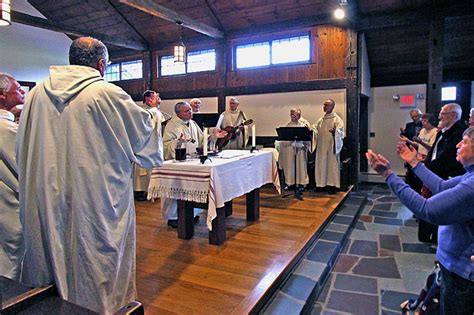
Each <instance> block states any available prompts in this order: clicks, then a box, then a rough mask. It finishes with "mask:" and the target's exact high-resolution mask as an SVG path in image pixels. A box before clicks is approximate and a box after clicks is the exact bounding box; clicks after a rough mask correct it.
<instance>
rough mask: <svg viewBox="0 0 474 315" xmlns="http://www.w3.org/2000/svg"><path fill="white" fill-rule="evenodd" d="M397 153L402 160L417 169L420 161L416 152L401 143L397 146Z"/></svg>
mask: <svg viewBox="0 0 474 315" xmlns="http://www.w3.org/2000/svg"><path fill="white" fill-rule="evenodd" d="M397 152H398V155H400V157H401V158H402V160H404V161H405V162H407V163H408V164H410V166H411V167H415V166H416V165H417V164H418V162H419V161H418V159H417V152H416V150H415V149H414V148H410V147H409V146H407V145H406V143H405V142H399V143H398V144H397Z"/></svg>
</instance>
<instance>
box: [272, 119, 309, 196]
mask: <svg viewBox="0 0 474 315" xmlns="http://www.w3.org/2000/svg"><path fill="white" fill-rule="evenodd" d="M276 132H277V134H278V138H277V140H279V141H292V142H293V143H292V146H293V152H294V156H295V160H294V166H295V168H294V171H295V174H294V180H295V190H294V194H293V195H294V197H295V198H296V199H299V200H303V197H302V196H301V192H300V191H299V190H298V181H297V179H298V172H297V164H296V163H297V158H298V149H297V147H296V141H311V140H312V131H311V130H309V129H308V128H307V127H279V128H276ZM286 197H288V195H287V196H283V198H286Z"/></svg>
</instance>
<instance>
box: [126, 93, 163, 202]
mask: <svg viewBox="0 0 474 315" xmlns="http://www.w3.org/2000/svg"><path fill="white" fill-rule="evenodd" d="M160 104H161V98H160V93H158V92H155V91H153V90H146V91H145V92H143V105H140V107H141V108H143V109H145V110H151V109H152V108H156V110H157V111H156V112H157V113H158V119H159V120H160V121H161V122H162V123H163V122H165V121H166V120H167V119H170V118H171V116H170V115H168V114H166V113H163V112H161V110H160ZM151 171H152V169H151V168H144V167H140V165H138V164H136V163H133V192H134V195H135V199H137V200H139V201H144V200H146V199H147V198H146V194H147V191H148V185H149V183H150V178H151Z"/></svg>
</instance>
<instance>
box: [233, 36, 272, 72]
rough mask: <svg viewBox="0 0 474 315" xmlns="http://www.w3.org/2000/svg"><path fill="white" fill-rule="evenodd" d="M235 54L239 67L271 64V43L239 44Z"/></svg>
mask: <svg viewBox="0 0 474 315" xmlns="http://www.w3.org/2000/svg"><path fill="white" fill-rule="evenodd" d="M235 55H236V64H237V68H239V69H244V68H252V67H261V66H268V65H269V64H270V43H269V42H263V43H256V44H250V45H242V46H237V49H236V52H235Z"/></svg>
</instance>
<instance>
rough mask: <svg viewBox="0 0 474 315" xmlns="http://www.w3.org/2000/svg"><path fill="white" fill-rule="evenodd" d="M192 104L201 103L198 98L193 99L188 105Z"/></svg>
mask: <svg viewBox="0 0 474 315" xmlns="http://www.w3.org/2000/svg"><path fill="white" fill-rule="evenodd" d="M194 102H199V103H202V102H201V100H200V99H198V98H193V99H192V100H190V101H189V104H192V103H194Z"/></svg>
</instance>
